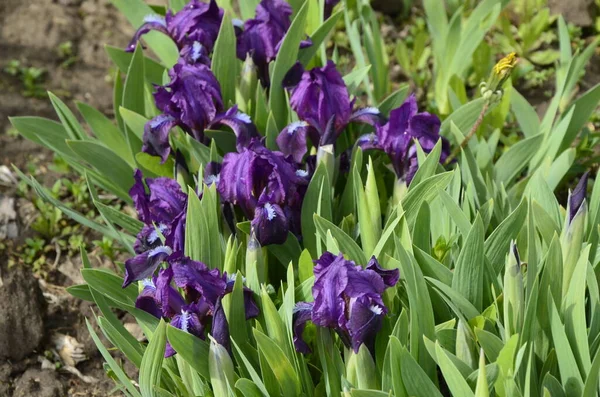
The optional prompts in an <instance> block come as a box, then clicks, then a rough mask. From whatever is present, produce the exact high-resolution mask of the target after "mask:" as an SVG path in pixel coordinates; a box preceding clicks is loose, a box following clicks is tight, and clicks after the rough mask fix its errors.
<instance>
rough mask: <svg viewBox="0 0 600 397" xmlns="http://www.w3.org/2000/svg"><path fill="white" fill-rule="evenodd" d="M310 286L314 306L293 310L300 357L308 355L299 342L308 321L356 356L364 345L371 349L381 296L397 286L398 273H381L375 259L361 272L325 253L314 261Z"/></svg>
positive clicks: (378, 323)
mask: <svg viewBox="0 0 600 397" xmlns="http://www.w3.org/2000/svg"><path fill="white" fill-rule="evenodd" d="M314 274H315V284H314V286H313V290H312V292H313V297H314V298H315V300H314V302H312V303H307V302H300V303H298V304H297V305H296V307H295V309H294V318H293V328H294V344H295V346H296V350H298V351H299V352H301V353H308V352H310V348H309V347H308V345H307V344H306V342H304V340H303V339H302V331H303V330H304V326H305V324H306V322H307V321H308V320H311V321H312V322H313V323H314V324H315V325H318V326H321V327H327V328H332V329H334V330H335V331H336V332H337V333H338V335H339V336H340V338H341V340H342V341H343V342H344V344H345V345H346V347H348V348H352V349H353V350H354V351H355V352H358V349H359V348H360V345H362V344H363V343H365V344H366V345H367V347H369V348H373V343H374V338H375V335H376V334H377V332H378V331H379V330H380V328H381V322H382V319H383V316H385V314H386V313H387V308H386V307H385V305H384V304H383V299H382V294H383V292H384V291H385V289H386V288H389V287H392V286H394V285H396V283H397V282H398V279H399V276H400V274H399V271H398V269H395V270H384V269H382V268H381V267H380V266H379V263H378V262H377V260H376V259H375V257H373V258H371V260H370V261H369V263H368V265H367V267H366V268H365V269H363V268H362V267H361V266H357V265H356V264H355V263H354V262H352V261H349V260H346V259H344V256H343V255H342V254H339V255H338V256H335V255H333V254H332V253H330V252H325V253H324V254H323V255H321V257H320V258H319V259H318V260H317V261H316V266H315V268H314Z"/></svg>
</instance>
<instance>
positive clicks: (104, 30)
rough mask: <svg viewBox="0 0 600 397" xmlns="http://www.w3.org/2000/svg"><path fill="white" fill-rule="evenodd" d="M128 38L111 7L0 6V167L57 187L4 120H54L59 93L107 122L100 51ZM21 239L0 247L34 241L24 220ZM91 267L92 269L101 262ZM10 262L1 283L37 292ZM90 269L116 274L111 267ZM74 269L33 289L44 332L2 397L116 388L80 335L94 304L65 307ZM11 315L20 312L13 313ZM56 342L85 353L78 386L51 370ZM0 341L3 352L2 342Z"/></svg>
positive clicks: (41, 159) (8, 369)
mask: <svg viewBox="0 0 600 397" xmlns="http://www.w3.org/2000/svg"><path fill="white" fill-rule="evenodd" d="M133 32H134V31H133V29H132V28H131V26H130V25H129V24H128V22H127V21H126V20H125V18H124V17H123V16H121V15H120V13H119V11H118V10H116V9H115V8H114V7H113V6H112V5H111V4H110V0H1V1H0V54H1V55H0V166H2V165H6V166H9V167H10V165H11V164H14V165H16V166H17V167H19V168H20V169H22V170H24V171H25V172H26V173H27V172H31V171H33V170H35V171H37V172H39V171H40V170H41V175H39V179H41V180H42V181H45V182H46V184H48V183H52V182H53V180H54V179H55V177H50V178H48V177H47V176H48V175H49V174H51V173H52V172H51V171H48V168H49V164H50V163H51V162H52V159H53V155H52V153H51V152H50V151H49V150H46V149H44V148H41V147H39V146H38V145H36V144H34V143H32V142H29V141H27V140H25V139H23V138H21V137H18V136H16V134H15V133H14V131H11V125H10V122H9V121H8V117H9V116H24V115H27V116H39V117H48V118H52V119H56V115H55V112H54V110H53V108H52V105H51V104H50V101H49V100H48V98H47V96H45V94H44V92H45V91H46V90H49V91H52V92H53V93H55V94H56V95H57V96H59V97H60V98H61V99H63V100H64V101H65V103H67V104H68V105H69V106H70V107H71V108H72V109H73V110H74V106H73V104H74V103H75V102H76V101H82V102H85V103H87V104H90V105H92V106H94V107H95V108H97V109H99V110H100V111H102V112H103V113H105V114H107V115H108V116H113V114H112V113H113V110H112V89H113V88H112V75H113V73H114V71H113V70H112V69H111V62H110V60H109V59H108V57H107V55H106V53H105V50H104V45H105V44H110V45H114V46H118V47H124V46H125V45H126V44H127V43H128V41H129V39H130V38H131V36H132V34H133ZM37 71H41V77H37V78H36V79H34V81H33V84H31V81H29V82H28V81H26V80H27V78H31V77H32V75H34V74H35V73H36V72H37ZM27 73H29V74H27ZM28 84H29V85H28ZM76 114H77V113H76ZM2 197H9V198H15V200H14V201H15V202H16V203H17V204H16V208H15V210H16V211H17V212H18V213H19V214H20V218H23V216H24V215H23V213H24V212H27V206H28V205H29V206H31V204H30V203H28V202H27V200H23V199H17V198H16V189H15V187H14V186H13V187H6V186H3V185H1V184H0V198H2ZM18 229H19V235H18V236H17V238H16V239H15V240H13V241H8V240H4V241H0V244H2V243H5V244H7V245H13V244H14V245H16V244H18V242H21V241H23V239H24V238H25V237H29V236H31V235H32V231H31V230H28V227H27V224H26V223H25V222H24V221H23V219H20V220H19V228H18ZM88 234H89V233H88ZM93 237H94V238H97V237H98V236H93ZM88 238H92V237H91V236H88ZM92 260H94V261H95V262H97V261H98V258H97V257H93V258H92ZM6 262H7V257H6V255H3V254H2V250H1V249H0V265H1V267H2V273H3V276H4V277H5V278H6V280H7V281H8V276H11V277H12V275H13V272H14V274H19V275H21V276H23V274H28V275H29V278H28V280H29V281H30V282H31V283H33V284H32V288H34V287H35V289H37V284H38V280H37V279H32V278H31V277H30V274H31V269H28V268H27V269H24V270H23V269H20V270H16V271H15V270H14V268H13V269H6ZM95 265H101V266H112V264H111V263H102V264H99V263H95ZM80 266H81V261H80V259H79V258H77V257H64V256H63V257H62V258H59V259H58V260H57V263H55V264H54V267H53V270H52V271H51V272H50V273H49V274H48V276H47V278H46V279H45V280H40V281H39V284H40V289H41V291H42V292H43V296H44V298H45V300H46V304H45V305H38V306H39V307H38V306H36V307H37V309H36V310H37V311H38V313H35V315H34V316H35V317H36V318H37V319H38V320H40V322H41V323H42V324H38V326H39V327H42V328H41V329H40V332H41V333H42V334H43V337H40V338H38V337H37V336H36V337H35V338H34V337H33V336H32V337H31V338H29V339H30V340H28V343H29V345H28V346H27V349H26V350H27V351H26V352H25V353H22V352H21V351H19V352H18V353H19V354H17V355H15V356H14V357H12V358H10V359H4V358H3V359H2V360H0V396H11V395H15V396H37V395H39V396H84V395H87V396H107V395H109V392H110V391H111V390H112V389H113V388H114V382H113V381H112V380H110V379H109V378H108V377H107V376H106V375H105V371H104V369H103V360H102V357H101V356H100V355H99V354H98V352H97V349H96V347H95V346H94V344H93V341H92V340H91V338H90V337H89V333H88V331H87V327H86V325H85V317H88V318H92V317H93V313H92V309H91V304H90V303H88V302H81V301H80V300H78V299H76V298H73V297H71V296H70V295H69V294H68V293H67V292H66V290H65V288H66V287H68V286H70V285H73V284H75V283H76V282H77V281H78V280H76V278H77V275H78V274H79V273H78V269H79V267H80ZM1 285H2V284H1V283H0V287H1ZM30 306H31V305H30ZM14 309H15V310H17V305H14ZM28 309H31V307H29V308H28ZM98 331H99V330H98ZM99 333H100V334H101V332H99ZM56 334H62V335H67V336H71V337H74V338H76V339H77V341H78V342H80V343H81V347H80V348H81V349H82V354H83V355H84V356H85V357H86V358H87V359H86V360H84V361H81V362H78V363H76V365H75V368H76V370H78V371H80V374H81V375H82V376H83V377H82V376H78V375H76V374H73V373H72V372H69V371H67V370H65V368H64V365H62V366H61V365H56V364H57V363H60V362H61V360H60V359H59V357H57V356H56V342H55V341H53V340H52V339H53V336H54V335H56ZM0 338H3V336H2V335H0ZM4 339H5V340H2V341H0V346H2V343H5V342H7V340H6V339H7V338H6V337H4ZM7 343H14V341H12V342H11V341H10V340H9V341H8V342H7ZM23 351H25V349H23ZM21 355H25V356H26V357H25V358H22V357H21ZM126 368H127V367H126ZM130 371H131V369H130ZM131 373H132V374H134V372H133V371H131ZM92 378H93V379H92ZM90 380H91V381H92V382H90Z"/></svg>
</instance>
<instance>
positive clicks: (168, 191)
mask: <svg viewBox="0 0 600 397" xmlns="http://www.w3.org/2000/svg"><path fill="white" fill-rule="evenodd" d="M146 183H147V184H148V188H149V189H150V212H151V213H152V217H153V219H154V220H155V221H158V222H161V223H164V224H168V223H171V222H172V221H173V220H174V219H175V218H176V217H177V216H178V215H180V214H181V212H182V211H183V210H184V209H185V208H186V203H187V195H186V194H185V193H183V191H181V186H180V185H179V183H178V182H177V181H176V180H174V179H170V178H163V177H161V178H148V179H146Z"/></svg>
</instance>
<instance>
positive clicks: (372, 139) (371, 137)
mask: <svg viewBox="0 0 600 397" xmlns="http://www.w3.org/2000/svg"><path fill="white" fill-rule="evenodd" d="M356 144H357V145H358V147H360V148H361V149H362V150H371V149H378V150H383V148H382V147H381V145H380V144H379V137H378V136H377V135H376V134H365V135H362V136H360V137H359V138H358V140H357V141H356Z"/></svg>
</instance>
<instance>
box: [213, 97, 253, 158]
mask: <svg viewBox="0 0 600 397" xmlns="http://www.w3.org/2000/svg"><path fill="white" fill-rule="evenodd" d="M221 125H225V126H227V127H229V128H231V130H232V131H233V132H234V133H235V136H236V138H237V139H236V147H237V150H238V151H241V150H243V148H245V147H248V145H249V144H250V142H251V140H252V139H253V138H258V137H259V135H258V132H257V131H256V126H255V125H254V123H252V120H251V119H250V116H248V115H247V114H245V113H242V112H240V111H238V109H237V105H234V106H233V107H232V108H231V109H229V110H228V111H227V112H225V113H223V114H220V115H218V116H217V117H216V118H215V119H214V120H213V121H212V122H211V124H210V127H211V128H214V127H219V126H221Z"/></svg>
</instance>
